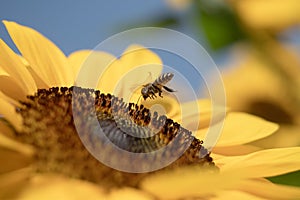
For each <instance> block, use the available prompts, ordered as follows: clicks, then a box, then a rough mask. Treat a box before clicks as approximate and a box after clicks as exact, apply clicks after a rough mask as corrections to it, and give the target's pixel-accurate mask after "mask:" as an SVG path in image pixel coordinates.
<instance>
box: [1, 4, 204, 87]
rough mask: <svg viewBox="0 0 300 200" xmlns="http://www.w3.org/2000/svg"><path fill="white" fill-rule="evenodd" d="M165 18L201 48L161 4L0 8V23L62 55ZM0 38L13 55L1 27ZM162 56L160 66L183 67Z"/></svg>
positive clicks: (194, 82)
mask: <svg viewBox="0 0 300 200" xmlns="http://www.w3.org/2000/svg"><path fill="white" fill-rule="evenodd" d="M167 15H172V16H174V17H175V18H178V19H179V21H180V26H178V27H176V29H177V30H179V31H180V32H182V33H184V34H187V35H189V36H191V37H192V38H194V39H196V40H197V41H200V43H201V44H204V40H203V38H202V37H201V35H200V36H199V32H197V31H195V30H194V29H193V26H192V25H191V24H189V22H188V21H184V20H183V19H184V15H185V14H184V13H180V12H176V11H174V10H172V9H171V8H169V7H168V6H167V5H166V3H165V2H164V1H163V0H150V1H141V0H128V1H120V0H110V1H101V0H87V1H78V0H76V1H75V0H73V1H71V0H63V1H59V0H52V1H41V0H26V1H20V0H18V1H17V0H10V1H9V0H6V1H2V2H1V6H0V19H1V21H2V20H11V21H16V22H18V23H20V24H23V25H26V26H29V27H32V28H34V29H36V30H37V31H39V32H40V33H42V34H43V35H45V36H46V37H47V38H49V39H50V40H51V41H53V42H54V43H55V44H56V45H57V46H58V47H59V48H60V49H61V50H62V51H63V52H64V53H65V54H66V55H69V54H70V53H72V52H74V51H76V50H80V49H93V48H94V47H95V46H96V45H98V44H99V43H100V42H102V41H103V40H105V39H107V38H108V37H110V36H112V35H114V34H116V33H118V32H121V31H124V30H126V29H127V28H128V27H130V28H133V27H134V25H135V24H136V25H137V26H138V25H140V24H141V23H142V22H151V21H154V20H155V19H159V18H160V17H164V16H167ZM0 37H1V38H2V39H3V40H4V41H5V42H6V43H8V45H9V46H11V47H12V48H13V49H14V50H15V51H17V50H16V48H15V47H14V45H13V43H12V41H11V40H10V38H9V36H8V34H7V32H6V30H5V28H4V26H3V24H2V23H1V25H0ZM174 42H176V43H180V41H174ZM182 45H184V43H183V44H182ZM162 56H164V57H163V58H162V59H163V61H164V63H165V64H167V65H169V66H174V65H179V66H180V67H182V68H184V65H186V61H184V60H179V59H177V58H175V59H174V57H172V56H168V55H167V54H164V55H162ZM184 69H185V68H184ZM187 74H188V76H187V77H186V78H187V79H188V80H190V81H191V84H192V86H193V87H195V88H196V90H198V89H200V88H201V87H202V86H203V85H204V82H203V80H197V78H195V77H194V72H193V71H190V72H188V73H187ZM199 82H201V83H199Z"/></svg>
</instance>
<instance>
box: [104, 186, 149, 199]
mask: <svg viewBox="0 0 300 200" xmlns="http://www.w3.org/2000/svg"><path fill="white" fill-rule="evenodd" d="M107 199H109V200H119V199H130V200H147V199H154V197H151V196H150V195H149V194H147V193H146V192H142V191H141V190H137V189H133V188H122V189H115V190H112V191H111V193H110V195H109V197H108V198H107Z"/></svg>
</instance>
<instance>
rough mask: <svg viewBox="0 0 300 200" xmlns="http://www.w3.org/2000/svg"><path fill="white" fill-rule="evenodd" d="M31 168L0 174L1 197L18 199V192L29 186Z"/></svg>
mask: <svg viewBox="0 0 300 200" xmlns="http://www.w3.org/2000/svg"><path fill="white" fill-rule="evenodd" d="M30 172H31V169H30V168H24V169H20V170H16V171H12V172H9V173H5V174H0V199H16V198H17V196H18V193H19V192H21V191H22V188H23V187H24V186H27V183H28V178H29V177H30Z"/></svg>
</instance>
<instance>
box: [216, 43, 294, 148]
mask: <svg viewBox="0 0 300 200" xmlns="http://www.w3.org/2000/svg"><path fill="white" fill-rule="evenodd" d="M278 48H279V49H281V51H280V55H281V56H282V57H281V58H282V59H284V63H285V65H284V66H286V68H282V71H280V70H278V69H277V70H276V68H275V67H274V63H272V62H271V63H270V62H269V60H268V59H267V58H266V57H265V56H263V55H261V52H259V51H258V50H257V49H255V48H253V47H251V45H245V44H244V45H237V46H235V47H234V50H233V55H234V56H237V57H238V59H241V58H242V59H243V62H242V63H241V62H237V64H234V66H231V67H227V69H225V70H223V72H222V74H223V81H224V85H225V88H226V95H227V105H228V106H229V107H230V108H231V109H232V110H234V111H242V112H247V113H252V114H254V115H257V116H261V117H263V118H265V119H267V120H269V121H273V122H275V123H278V124H279V125H280V128H279V130H278V131H276V133H275V134H272V135H271V136H270V137H266V138H264V139H261V140H259V141H256V142H255V145H257V146H261V147H264V148H274V147H289V146H299V145H300V136H299V131H300V115H299V99H297V97H299V92H298V91H299V90H298V88H299V83H298V81H299V73H298V71H299V70H298V66H299V63H300V62H299V60H298V59H296V55H295V52H294V51H293V49H292V48H287V47H286V46H283V45H282V44H279V43H278V45H276V49H277V50H278ZM268 49H273V50H274V49H275V48H274V46H273V48H271V47H270V48H268ZM270 51H271V50H270ZM237 52H239V53H237ZM241 52H242V53H241ZM275 52H278V51H276V50H275ZM278 54H279V52H278V53H277V54H274V56H276V55H278ZM278 57H279V56H278ZM288 66H295V69H294V68H293V67H289V68H287V67H288ZM278 72H279V73H278ZM285 74H290V75H291V76H288V77H290V78H287V77H286V76H285Z"/></svg>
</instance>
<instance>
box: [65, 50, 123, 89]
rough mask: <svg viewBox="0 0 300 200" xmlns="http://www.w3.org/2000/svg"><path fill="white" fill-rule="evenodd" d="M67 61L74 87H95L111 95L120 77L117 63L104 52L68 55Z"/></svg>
mask: <svg viewBox="0 0 300 200" xmlns="http://www.w3.org/2000/svg"><path fill="white" fill-rule="evenodd" d="M68 60H69V64H70V65H71V66H70V67H71V68H72V70H73V74H74V76H75V81H76V85H79V86H82V87H88V88H95V87H96V88H98V89H99V90H100V91H101V92H103V93H111V92H112V91H113V88H114V83H115V82H117V81H118V79H119V77H120V71H119V70H120V69H119V65H118V63H119V61H118V60H117V59H116V57H115V56H113V55H112V54H109V53H106V52H101V51H89V50H82V51H77V52H74V53H72V54H71V55H69V57H68ZM98 79H100V80H98Z"/></svg>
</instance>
